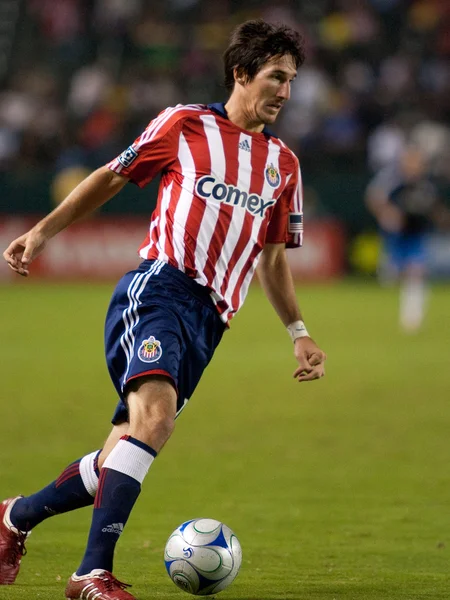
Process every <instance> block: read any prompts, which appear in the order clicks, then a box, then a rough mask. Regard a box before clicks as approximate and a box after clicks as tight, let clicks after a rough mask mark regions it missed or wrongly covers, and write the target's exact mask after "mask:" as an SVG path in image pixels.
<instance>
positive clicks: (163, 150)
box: [107, 109, 183, 188]
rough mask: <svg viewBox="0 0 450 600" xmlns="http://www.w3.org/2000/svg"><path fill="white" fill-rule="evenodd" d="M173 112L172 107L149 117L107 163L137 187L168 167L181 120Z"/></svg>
mask: <svg viewBox="0 0 450 600" xmlns="http://www.w3.org/2000/svg"><path fill="white" fill-rule="evenodd" d="M171 111H172V112H171ZM173 113H174V109H166V110H165V111H163V112H162V113H160V114H159V115H158V116H157V117H156V119H153V121H150V123H149V124H148V126H147V128H146V129H145V131H144V132H143V133H142V134H141V135H140V136H139V137H138V138H137V139H136V140H135V141H134V142H133V144H131V146H130V147H129V148H127V149H126V150H124V152H122V154H120V155H119V156H118V157H117V158H115V159H114V160H112V161H111V162H110V163H108V165H107V166H108V167H109V168H110V169H111V170H112V171H114V172H115V173H120V174H121V175H125V177H128V178H129V179H130V181H132V182H133V183H135V184H136V185H138V186H139V187H140V188H143V187H144V186H146V185H147V184H148V183H150V181H151V180H152V179H153V178H154V177H156V175H158V174H159V173H160V172H161V171H164V170H165V169H168V168H169V167H170V165H171V164H172V163H173V162H174V161H175V160H176V158H177V155H178V140H179V133H180V130H181V126H182V123H183V119H181V118H180V116H179V114H178V113H176V112H175V114H173Z"/></svg>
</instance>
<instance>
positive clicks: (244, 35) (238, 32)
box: [223, 19, 305, 92]
mask: <svg viewBox="0 0 450 600" xmlns="http://www.w3.org/2000/svg"><path fill="white" fill-rule="evenodd" d="M285 54H290V55H291V56H292V58H293V59H294V63H295V67H296V69H298V68H299V67H300V66H301V65H302V64H303V62H304V61H305V51H304V45H303V39H302V37H301V36H300V34H299V33H297V31H294V30H293V29H291V28H290V27H287V26H286V25H281V24H276V25H275V24H272V23H266V22H265V21H263V20H262V19H255V20H252V21H245V23H242V24H241V25H239V26H238V27H236V29H234V30H233V31H232V33H231V37H230V44H229V46H228V48H227V49H226V50H225V52H224V54H223V62H224V68H225V87H226V88H227V90H228V91H229V92H231V91H232V90H233V87H234V73H233V72H234V69H237V70H238V73H239V75H240V76H244V77H246V79H247V81H252V80H253V79H254V78H255V76H256V74H257V73H258V71H259V70H260V69H261V68H262V67H263V65H265V64H266V62H267V61H268V60H270V59H271V58H274V57H276V56H284V55H285Z"/></svg>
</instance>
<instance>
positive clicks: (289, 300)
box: [257, 244, 326, 381]
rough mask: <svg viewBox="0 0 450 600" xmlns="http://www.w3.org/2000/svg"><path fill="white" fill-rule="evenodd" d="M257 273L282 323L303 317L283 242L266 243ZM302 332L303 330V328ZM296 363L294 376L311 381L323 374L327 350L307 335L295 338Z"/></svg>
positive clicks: (289, 323)
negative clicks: (323, 349)
mask: <svg viewBox="0 0 450 600" xmlns="http://www.w3.org/2000/svg"><path fill="white" fill-rule="evenodd" d="M257 272H258V277H259V280H260V282H261V285H262V288H263V290H264V293H265V294H266V296H267V298H268V299H269V301H270V303H271V304H272V306H273V307H274V309H275V311H276V313H277V315H278V316H279V317H280V319H281V321H282V323H283V324H284V326H285V327H289V326H291V325H292V324H295V323H297V322H300V321H303V319H302V315H301V312H300V308H299V306H298V302H297V297H296V294H295V287H294V282H293V279H292V274H291V270H290V267H289V264H288V261H287V257H286V248H285V245H284V244H266V245H265V247H264V250H263V252H262V255H261V259H260V261H259V264H258V269H257ZM302 333H303V332H302ZM294 355H295V358H296V359H297V362H298V367H297V369H296V370H295V371H294V374H293V377H295V378H296V379H297V380H298V381H312V380H313V379H319V378H321V377H323V376H324V375H325V365H324V363H325V360H326V354H325V352H323V351H322V350H321V349H320V348H319V347H318V346H317V344H316V343H315V342H314V340H313V339H312V338H311V337H309V335H301V337H297V338H296V339H295V341H294Z"/></svg>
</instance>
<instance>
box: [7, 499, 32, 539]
mask: <svg viewBox="0 0 450 600" xmlns="http://www.w3.org/2000/svg"><path fill="white" fill-rule="evenodd" d="M21 498H23V496H17V498H14V500H13V501H12V502H11V504H10V505H9V506H8V508H7V509H6V510H5V514H4V517H3V523H4V524H5V525H6V527H7V528H8V529H10V530H11V531H12V532H13V533H19V530H18V529H17V527H14V525H13V524H12V522H11V517H10V515H11V510H12V507H13V506H14V504H15V503H16V502H17V500H20V499H21ZM22 533H26V534H27V537H28V536H29V535H31V531H22Z"/></svg>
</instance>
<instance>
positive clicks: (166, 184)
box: [108, 104, 303, 322]
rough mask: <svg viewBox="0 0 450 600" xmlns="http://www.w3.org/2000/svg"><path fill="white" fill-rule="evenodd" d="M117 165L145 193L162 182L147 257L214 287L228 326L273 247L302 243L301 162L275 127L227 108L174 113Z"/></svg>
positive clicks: (183, 108)
mask: <svg viewBox="0 0 450 600" xmlns="http://www.w3.org/2000/svg"><path fill="white" fill-rule="evenodd" d="M108 167H109V168H110V169H111V170H113V171H114V172H116V173H120V174H122V175H124V176H126V177H127V178H129V179H130V180H131V181H132V182H134V183H135V184H137V185H138V186H139V187H144V186H145V185H146V184H148V183H149V182H150V181H151V180H152V179H153V178H154V177H155V176H156V175H158V174H161V181H160V186H159V191H158V199H157V204H156V208H155V210H154V212H153V214H152V216H151V220H150V224H149V228H148V233H147V236H146V239H145V240H144V242H143V243H142V245H141V246H140V248H139V254H140V256H141V257H142V258H144V259H157V260H161V261H163V262H167V263H169V264H171V265H173V266H174V267H176V268H178V269H180V270H181V271H183V272H184V273H186V274H187V275H188V276H189V277H192V278H193V279H194V280H195V281H197V283H199V284H200V285H203V286H206V287H208V288H209V289H210V290H211V297H212V299H213V301H214V303H215V304H216V307H217V310H218V311H219V314H220V316H221V319H222V320H223V321H224V322H228V321H229V320H230V319H231V318H232V317H233V316H234V315H235V314H236V312H237V311H238V310H239V308H240V307H241V306H242V303H243V301H244V299H245V296H246V294H247V291H248V288H249V285H250V282H251V279H252V277H253V275H254V272H255V269H256V266H257V263H258V259H259V255H260V253H261V251H262V249H263V247H264V244H265V243H266V242H267V243H285V244H286V246H287V247H297V246H300V245H301V242H302V233H303V215H302V187H301V175H300V167H299V162H298V159H297V157H296V156H295V155H294V154H293V153H292V152H291V150H289V148H288V147H287V146H286V145H285V144H284V143H283V142H282V141H281V140H279V139H278V138H277V137H276V136H274V135H273V134H271V133H269V132H268V131H267V130H266V129H265V130H264V131H263V132H261V133H253V132H249V131H246V130H244V129H241V128H240V127H238V126H237V125H235V124H234V123H232V122H231V121H230V120H229V119H228V117H227V114H226V111H225V108H224V105H223V104H212V105H208V106H207V105H177V106H175V107H170V108H167V109H166V110H164V111H163V112H161V113H160V114H159V115H158V117H157V118H155V119H154V120H153V121H151V122H150V123H149V125H148V127H147V128H146V129H145V131H144V132H143V133H142V135H140V136H139V137H138V138H137V139H136V140H135V142H134V143H133V144H132V145H131V146H130V147H129V148H128V149H127V150H125V151H124V152H123V153H122V154H121V155H120V156H118V157H117V158H116V159H115V160H113V161H111V162H110V163H109V165H108Z"/></svg>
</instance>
